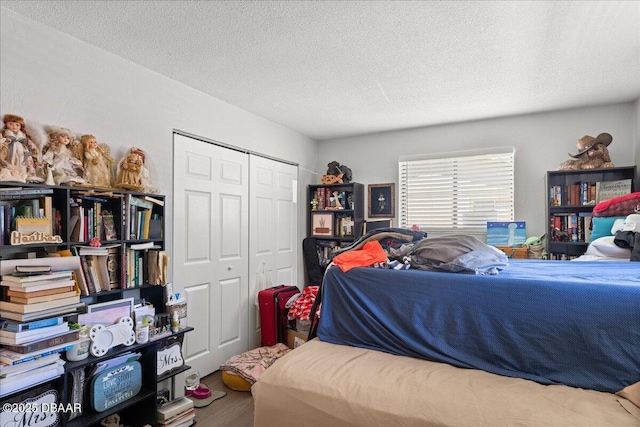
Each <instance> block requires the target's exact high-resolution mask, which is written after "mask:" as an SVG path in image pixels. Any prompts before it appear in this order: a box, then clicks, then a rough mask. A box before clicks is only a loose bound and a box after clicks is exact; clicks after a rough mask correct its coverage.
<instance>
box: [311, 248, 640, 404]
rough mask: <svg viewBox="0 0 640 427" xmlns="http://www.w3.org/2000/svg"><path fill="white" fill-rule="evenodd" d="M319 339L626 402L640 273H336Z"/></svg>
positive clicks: (598, 268) (632, 377)
mask: <svg viewBox="0 0 640 427" xmlns="http://www.w3.org/2000/svg"><path fill="white" fill-rule="evenodd" d="M317 335H318V337H319V338H320V339H321V340H323V341H327V342H330V343H335V344H345V345H351V346H356V347H364V348H369V349H374V350H380V351H384V352H387V353H392V354H398V355H405V356H412V357H418V358H423V359H430V360H434V361H439V362H445V363H449V364H451V365H455V366H459V367H466V368H475V369H482V370H485V371H488V372H492V373H496V374H500V375H506V376H509V377H520V378H527V379H530V380H534V381H537V382H539V383H542V384H566V385H570V386H574V387H581V388H587V389H595V390H600V391H606V392H617V391H619V390H621V389H623V388H624V387H626V386H628V385H630V384H633V383H636V382H638V381H640V263H630V262H581V263H575V262H570V261H533V260H530V261H529V260H520V261H516V260H513V261H512V262H511V263H510V265H509V266H508V267H507V268H506V269H505V270H503V271H501V272H500V274H498V275H496V276H474V275H462V274H457V273H448V272H428V271H416V270H401V271H398V270H384V269H377V268H354V269H352V270H350V271H348V272H347V273H343V272H342V271H341V270H340V269H339V268H337V267H332V268H330V269H329V270H328V271H327V273H326V276H325V279H324V284H323V293H322V309H321V316H320V322H319V325H318V333H317Z"/></svg>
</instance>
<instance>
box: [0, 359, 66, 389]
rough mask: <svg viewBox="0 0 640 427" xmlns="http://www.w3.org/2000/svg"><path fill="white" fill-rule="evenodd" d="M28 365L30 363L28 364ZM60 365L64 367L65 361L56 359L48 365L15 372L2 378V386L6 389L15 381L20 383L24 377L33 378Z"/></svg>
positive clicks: (0, 379)
mask: <svg viewBox="0 0 640 427" xmlns="http://www.w3.org/2000/svg"><path fill="white" fill-rule="evenodd" d="M27 363H30V362H27ZM58 365H61V366H63V365H64V360H61V359H60V358H58V359H54V360H51V361H48V363H46V364H44V365H41V366H36V367H34V368H31V369H28V370H23V371H22V372H14V373H11V374H8V375H5V376H0V386H2V387H4V386H5V385H7V384H9V383H12V382H13V381H20V379H22V378H24V377H33V376H34V375H36V374H39V373H41V372H44V371H46V370H48V369H51V368H57V367H58ZM16 366H20V365H16Z"/></svg>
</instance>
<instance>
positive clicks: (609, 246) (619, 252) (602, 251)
mask: <svg viewBox="0 0 640 427" xmlns="http://www.w3.org/2000/svg"><path fill="white" fill-rule="evenodd" d="M613 239H614V236H605V237H600V238H599V239H596V240H594V241H593V242H591V243H590V244H589V247H588V248H587V252H585V254H586V255H594V256H599V257H606V258H623V259H630V258H631V249H627V248H621V247H620V246H616V244H615V243H613Z"/></svg>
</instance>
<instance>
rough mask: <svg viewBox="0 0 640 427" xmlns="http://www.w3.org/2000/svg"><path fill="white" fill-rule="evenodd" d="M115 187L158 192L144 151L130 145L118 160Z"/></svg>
mask: <svg viewBox="0 0 640 427" xmlns="http://www.w3.org/2000/svg"><path fill="white" fill-rule="evenodd" d="M116 187H120V188H125V189H128V190H136V191H143V192H145V193H157V192H158V189H157V188H156V187H155V185H153V183H152V180H151V177H150V171H149V167H148V164H147V156H146V154H145V152H144V151H142V150H141V149H139V148H137V147H131V148H130V149H129V151H128V152H127V155H126V156H124V157H123V158H122V159H121V160H120V162H118V173H117V178H116Z"/></svg>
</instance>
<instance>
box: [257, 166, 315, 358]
mask: <svg viewBox="0 0 640 427" xmlns="http://www.w3.org/2000/svg"><path fill="white" fill-rule="evenodd" d="M297 182H298V167H297V166H294V165H291V164H287V163H283V162H279V161H276V160H272V159H267V158H264V157H260V156H257V155H250V156H249V183H250V186H249V199H250V203H249V224H250V225H249V282H250V286H249V292H250V293H249V300H250V301H255V298H256V293H257V290H258V289H257V287H256V276H257V273H258V268H259V266H260V263H261V262H263V261H264V265H265V270H266V272H267V275H268V277H269V278H270V282H271V284H272V285H274V286H275V285H281V284H286V285H299V284H298V254H299V252H300V250H301V249H300V248H301V247H300V245H299V244H298V242H297V230H298V209H297V193H298V185H297ZM299 287H300V288H301V287H302V286H301V285H300V286H299ZM249 329H250V332H249V347H250V348H256V347H259V346H260V334H261V330H260V317H259V314H258V310H257V307H256V306H255V304H251V305H250V307H249Z"/></svg>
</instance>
